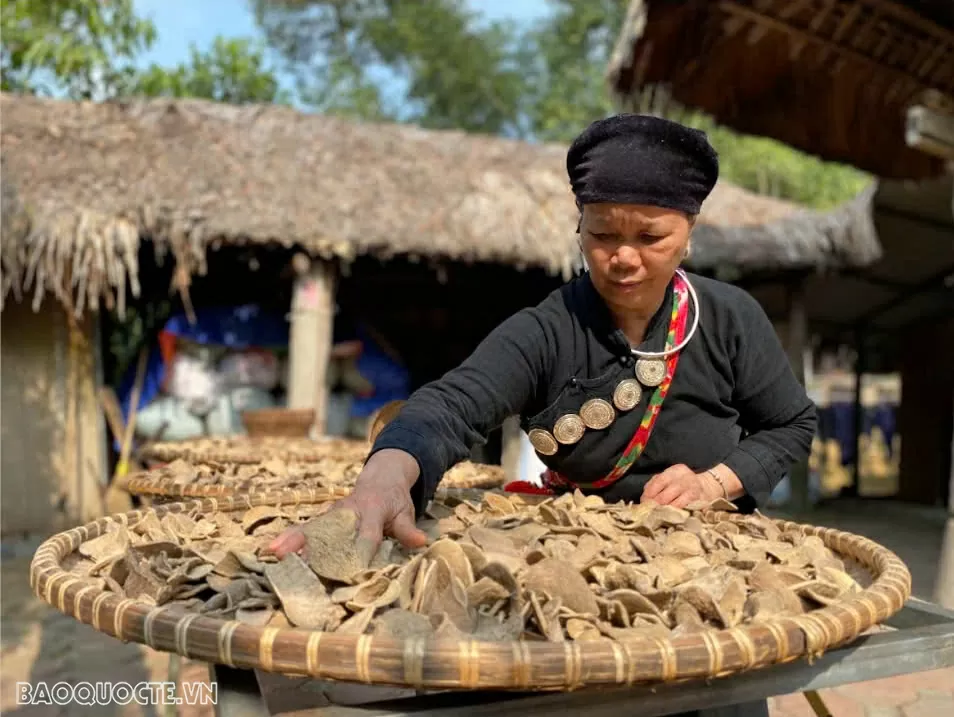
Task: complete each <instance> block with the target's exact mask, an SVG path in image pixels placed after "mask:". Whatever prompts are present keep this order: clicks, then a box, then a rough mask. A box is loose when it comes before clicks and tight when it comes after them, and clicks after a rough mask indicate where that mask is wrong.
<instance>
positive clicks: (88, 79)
mask: <svg viewBox="0 0 954 717" xmlns="http://www.w3.org/2000/svg"><path fill="white" fill-rule="evenodd" d="M0 34H2V38H3V49H2V63H3V68H2V87H3V90H4V91H12V92H27V93H36V94H53V93H55V92H57V91H61V92H63V93H65V94H66V95H67V96H68V97H70V98H71V99H76V100H84V99H102V98H107V97H112V96H114V95H116V94H119V93H121V92H122V90H123V88H124V87H126V86H127V85H128V83H129V82H130V81H131V79H132V78H133V76H134V75H135V68H134V65H133V61H134V59H135V58H136V57H137V56H138V55H139V53H140V52H143V51H144V50H148V49H149V47H151V45H152V43H153V41H154V40H155V38H156V29H155V27H154V26H153V24H152V23H151V22H149V21H148V20H143V19H141V18H139V17H138V16H137V15H136V14H135V12H134V9H133V2H132V0H3V2H2V5H0Z"/></svg>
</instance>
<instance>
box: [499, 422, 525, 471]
mask: <svg viewBox="0 0 954 717" xmlns="http://www.w3.org/2000/svg"><path fill="white" fill-rule="evenodd" d="M501 428H502V433H503V436H502V438H501V444H502V450H501V456H500V465H501V466H502V467H503V469H504V473H505V474H506V475H507V480H518V478H519V475H518V474H519V472H520V433H521V429H520V417H519V416H511V417H510V418H508V419H507V420H505V421H504V422H503V426H502V427H501Z"/></svg>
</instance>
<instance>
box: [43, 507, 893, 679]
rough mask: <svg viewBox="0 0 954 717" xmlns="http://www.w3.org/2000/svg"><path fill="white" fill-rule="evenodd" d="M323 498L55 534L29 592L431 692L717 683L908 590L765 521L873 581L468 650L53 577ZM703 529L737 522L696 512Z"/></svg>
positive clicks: (109, 629) (291, 662)
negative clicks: (82, 559)
mask: <svg viewBox="0 0 954 717" xmlns="http://www.w3.org/2000/svg"><path fill="white" fill-rule="evenodd" d="M326 500H328V495H327V493H315V492H312V491H299V492H290V493H280V494H278V493H272V494H265V493H262V494H257V495H240V496H230V497H225V498H206V499H203V500H196V501H188V502H178V503H168V504H165V505H162V506H159V507H156V508H151V509H148V510H135V511H131V512H129V513H122V514H117V515H113V516H109V517H106V518H101V519H99V520H97V521H95V522H92V523H88V524H86V525H84V526H81V527H79V528H74V529H72V530H68V531H65V532H62V533H58V534H56V535H54V536H52V537H51V538H49V539H48V540H46V541H44V543H43V544H42V545H41V546H40V547H39V548H38V550H37V552H36V555H35V556H34V558H33V562H32V564H31V566H30V587H31V588H32V589H33V591H34V593H35V594H36V595H37V596H38V597H40V598H41V599H42V600H44V601H45V602H46V603H48V604H49V605H51V606H53V607H55V608H56V609H58V610H59V611H60V612H62V613H64V614H66V615H69V616H71V617H74V618H76V619H77V620H79V621H80V622H82V623H85V624H89V625H92V626H93V627H94V628H95V629H96V630H99V631H100V632H103V633H106V634H108V635H111V636H113V637H116V638H118V639H120V640H123V641H125V642H137V643H141V644H145V645H148V646H149V647H152V648H153V649H156V650H160V651H163V652H170V653H177V654H179V655H183V656H185V657H189V658H192V659H196V660H202V661H205V662H211V663H217V664H225V665H229V666H232V667H239V668H245V669H261V670H264V671H266V672H276V673H282V674H288V675H303V676H310V677H314V678H320V679H332V680H342V681H349V682H359V683H364V684H382V685H400V686H410V687H415V688H419V689H420V688H430V689H498V690H521V691H528V690H571V689H577V688H581V687H595V686H609V685H619V686H623V685H633V684H636V683H640V684H645V683H665V682H676V681H686V680H694V679H704V678H714V677H724V676H728V675H731V674H734V673H738V672H743V671H748V670H752V669H755V668H760V667H766V666H769V665H772V664H779V663H786V662H792V661H794V660H797V659H800V658H803V657H807V658H809V659H811V658H813V657H817V656H819V655H821V654H822V653H823V652H825V651H826V650H828V649H831V648H833V647H836V646H839V645H842V644H845V643H847V642H850V641H852V640H853V639H854V638H856V637H858V636H859V635H860V634H861V633H863V632H864V631H866V630H867V629H869V628H871V627H872V626H874V625H876V624H878V623H880V622H882V621H883V620H885V619H887V618H888V617H890V616H891V615H893V614H894V613H895V612H897V611H898V610H900V609H901V608H902V607H903V606H904V603H905V601H906V600H907V599H908V597H909V596H910V593H911V574H910V572H909V571H908V569H907V567H905V565H904V563H903V562H902V561H901V560H900V559H899V558H898V557H897V556H896V555H895V554H894V553H893V552H891V551H889V550H887V549H886V548H884V547H882V546H880V545H878V544H877V543H874V542H873V541H871V540H868V539H867V538H863V537H861V536H858V535H853V534H851V533H845V532H842V531H838V530H834V529H832V528H819V527H815V526H808V525H801V524H797V523H791V522H788V521H782V520H775V521H773V522H774V523H775V524H776V525H777V526H779V527H780V528H782V529H783V530H784V529H787V528H795V529H797V530H800V531H802V532H803V533H804V534H806V535H817V536H818V537H819V538H821V540H822V541H823V542H824V543H825V544H826V545H827V546H828V547H829V548H831V549H832V550H834V551H835V552H837V553H838V554H839V555H840V556H842V557H850V558H853V559H855V560H857V561H859V562H860V563H861V564H862V565H863V566H864V567H865V568H867V569H868V570H870V571H871V572H872V574H873V577H874V581H873V583H872V584H871V585H870V586H869V587H867V588H865V589H864V590H863V591H861V592H860V593H857V594H855V595H853V596H852V597H851V598H850V599H848V600H845V601H843V602H840V603H836V604H833V605H829V606H827V607H823V608H820V609H818V610H815V611H812V612H811V613H807V614H805V615H800V616H797V617H780V618H776V619H774V620H769V621H765V622H761V623H758V624H752V625H747V626H743V627H736V628H732V629H727V630H719V631H710V632H703V633H695V634H687V635H681V636H678V637H673V638H670V639H662V638H656V637H645V638H635V639H633V640H631V641H627V642H608V641H607V642H597V641H593V642H590V641H580V642H572V641H570V642H564V643H554V642H522V641H512V642H477V641H457V640H448V639H446V638H443V639H435V638H418V639H410V640H403V641H402V640H395V639H393V638H385V637H377V636H374V635H341V634H336V633H333V632H330V633H323V632H318V631H313V630H305V629H299V628H279V627H264V628H262V627H255V626H252V625H247V624H244V623H242V622H239V621H235V620H222V619H220V618H215V617H207V616H204V615H199V614H197V613H186V614H185V615H183V614H182V612H181V611H178V612H177V611H174V610H171V609H169V608H166V607H162V606H159V607H154V606H151V605H148V604H145V603H141V602H138V601H136V600H133V599H121V598H120V597H117V596H116V595H115V594H114V593H112V592H109V591H106V590H103V589H101V588H99V587H97V586H94V585H89V584H88V583H86V582H84V581H83V580H82V579H80V578H77V577H76V576H74V575H72V574H71V573H69V572H67V571H65V570H63V568H62V567H61V562H62V560H63V559H64V558H65V557H66V556H67V555H69V554H70V553H71V552H73V551H75V550H76V549H77V548H78V547H79V545H81V544H82V543H83V542H86V541H88V540H92V539H94V538H96V537H98V536H100V535H102V534H103V533H104V532H106V527H107V526H109V525H111V524H117V523H118V524H120V525H129V524H131V523H134V522H136V521H138V520H140V519H141V518H143V517H144V516H146V515H147V514H148V513H150V512H153V513H155V514H156V516H157V517H161V516H163V515H165V514H167V513H177V512H183V511H189V510H192V509H195V508H198V509H200V510H202V511H203V512H209V511H223V512H233V511H236V510H245V509H248V508H252V507H255V506H258V505H295V504H301V503H315V502H323V501H326ZM699 517H700V518H701V519H702V520H704V521H707V522H718V521H721V520H730V521H731V520H738V519H739V516H737V515H734V514H730V513H723V512H714V511H707V512H705V513H701V514H700V516H699Z"/></svg>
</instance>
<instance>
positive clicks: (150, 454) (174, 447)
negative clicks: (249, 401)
mask: <svg viewBox="0 0 954 717" xmlns="http://www.w3.org/2000/svg"><path fill="white" fill-rule="evenodd" d="M368 447H369V445H368V443H367V442H366V441H362V440H357V439H350V438H319V439H314V440H313V439H311V438H287V437H281V436H262V437H252V436H234V437H220V438H219V437H216V438H198V439H194V440H187V441H159V442H156V443H152V444H149V445H146V446H144V447H143V448H142V449H141V450H140V451H139V457H140V459H142V460H144V461H155V462H159V463H171V462H172V461H177V460H184V461H187V462H189V463H212V464H214V463H229V464H242V465H254V464H258V463H263V462H265V461H269V460H272V459H277V460H283V461H289V462H295V463H310V462H315V461H322V460H328V459H338V460H348V461H360V460H364V458H365V457H366V456H367V455H368Z"/></svg>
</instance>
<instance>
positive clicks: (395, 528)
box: [390, 512, 427, 548]
mask: <svg viewBox="0 0 954 717" xmlns="http://www.w3.org/2000/svg"><path fill="white" fill-rule="evenodd" d="M390 532H391V536H392V537H393V538H394V539H395V540H398V541H400V543H401V544H402V545H403V546H404V547H405V548H420V547H423V546H425V545H427V535H426V534H425V533H424V532H423V531H422V530H419V529H418V528H417V526H415V525H414V521H413V520H412V519H411V516H410V515H408V513H407V512H404V513H400V514H399V515H398V516H397V517H396V518H395V519H394V521H393V522H392V523H391V531H390Z"/></svg>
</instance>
